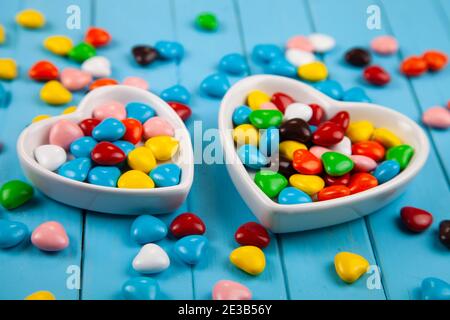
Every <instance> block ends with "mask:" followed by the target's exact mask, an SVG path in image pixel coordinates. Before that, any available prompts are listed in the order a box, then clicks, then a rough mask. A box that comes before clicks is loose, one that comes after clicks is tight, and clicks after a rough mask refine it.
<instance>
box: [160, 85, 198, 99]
mask: <svg viewBox="0 0 450 320" xmlns="http://www.w3.org/2000/svg"><path fill="white" fill-rule="evenodd" d="M161 99H163V100H164V101H167V102H170V101H175V102H181V103H184V104H189V100H191V94H190V93H189V91H188V90H187V89H186V88H185V87H183V86H181V85H179V84H176V85H174V86H172V87H170V88H167V89H165V90H163V91H162V92H161Z"/></svg>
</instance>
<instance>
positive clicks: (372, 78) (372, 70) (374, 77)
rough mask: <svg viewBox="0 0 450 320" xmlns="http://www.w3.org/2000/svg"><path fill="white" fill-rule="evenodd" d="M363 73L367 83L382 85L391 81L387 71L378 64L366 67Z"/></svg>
mask: <svg viewBox="0 0 450 320" xmlns="http://www.w3.org/2000/svg"><path fill="white" fill-rule="evenodd" d="M363 75H364V79H366V81H367V82H368V83H370V84H373V85H376V86H384V85H386V84H388V83H389V81H391V76H390V75H389V73H388V72H387V71H386V70H384V69H383V68H382V67H380V66H369V67H366V68H365V69H364V73H363Z"/></svg>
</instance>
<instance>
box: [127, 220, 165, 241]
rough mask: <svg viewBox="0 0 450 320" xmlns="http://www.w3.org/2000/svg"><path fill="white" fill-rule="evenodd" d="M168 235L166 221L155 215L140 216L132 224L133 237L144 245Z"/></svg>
mask: <svg viewBox="0 0 450 320" xmlns="http://www.w3.org/2000/svg"><path fill="white" fill-rule="evenodd" d="M166 235H167V226H166V225H165V223H164V222H162V221H161V220H159V219H158V218H156V217H153V216H149V215H142V216H139V217H137V218H136V219H135V220H134V222H133V224H132V225H131V238H132V239H133V240H134V241H136V242H137V243H139V244H142V245H144V244H147V243H151V242H155V241H159V240H161V239H164V237H165V236H166Z"/></svg>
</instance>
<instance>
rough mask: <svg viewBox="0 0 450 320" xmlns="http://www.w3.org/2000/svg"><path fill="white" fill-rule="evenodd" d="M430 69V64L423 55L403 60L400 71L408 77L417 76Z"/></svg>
mask: <svg viewBox="0 0 450 320" xmlns="http://www.w3.org/2000/svg"><path fill="white" fill-rule="evenodd" d="M427 70H428V64H427V62H426V61H425V59H423V58H421V57H416V56H413V57H409V58H406V59H405V60H403V62H402V64H401V66H400V71H401V72H402V73H403V74H404V75H406V76H408V77H417V76H420V75H421V74H423V73H425V72H426V71H427Z"/></svg>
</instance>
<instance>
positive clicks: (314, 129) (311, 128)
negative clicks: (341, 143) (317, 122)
mask: <svg viewBox="0 0 450 320" xmlns="http://www.w3.org/2000/svg"><path fill="white" fill-rule="evenodd" d="M309 130H311V133H314V132H315V131H316V130H317V126H313V125H312V124H310V125H309Z"/></svg>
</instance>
